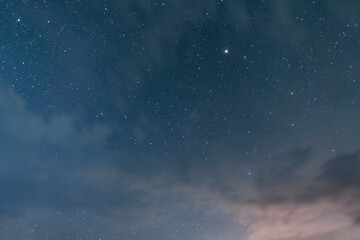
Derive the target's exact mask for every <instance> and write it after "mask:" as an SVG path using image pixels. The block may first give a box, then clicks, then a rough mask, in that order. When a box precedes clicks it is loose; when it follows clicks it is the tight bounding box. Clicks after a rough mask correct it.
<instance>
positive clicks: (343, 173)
mask: <svg viewBox="0 0 360 240" xmlns="http://www.w3.org/2000/svg"><path fill="white" fill-rule="evenodd" d="M318 180H320V181H323V182H326V183H328V184H329V185H330V187H331V188H332V189H333V188H336V189H341V190H347V189H349V188H350V189H351V188H357V189H360V155H359V153H353V154H346V155H340V156H337V157H335V158H333V159H330V160H329V161H327V162H326V163H325V164H324V170H323V172H322V173H321V174H320V176H319V177H318Z"/></svg>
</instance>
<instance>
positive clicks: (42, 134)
mask: <svg viewBox="0 0 360 240" xmlns="http://www.w3.org/2000/svg"><path fill="white" fill-rule="evenodd" d="M0 107H1V108H0V123H1V127H0V132H2V133H3V134H6V135H7V136H8V137H9V138H15V139H17V140H19V141H27V142H32V143H35V142H40V141H48V142H50V143H53V144H55V145H60V146H73V145H74V144H75V145H80V146H81V145H85V144H98V143H103V142H104V141H105V139H106V138H107V136H108V135H109V128H108V127H107V126H106V125H102V124H95V125H94V126H93V128H90V129H88V130H85V131H83V130H81V129H79V127H77V121H78V117H77V115H76V114H58V115H53V116H51V117H50V118H49V119H48V120H46V119H44V117H42V116H41V115H40V114H37V113H35V112H32V111H30V110H28V109H27V107H26V102H25V101H24V100H23V99H22V98H21V97H20V96H19V95H18V94H17V93H15V92H14V91H13V90H12V89H11V88H8V89H6V88H4V89H3V88H1V89H0Z"/></svg>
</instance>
